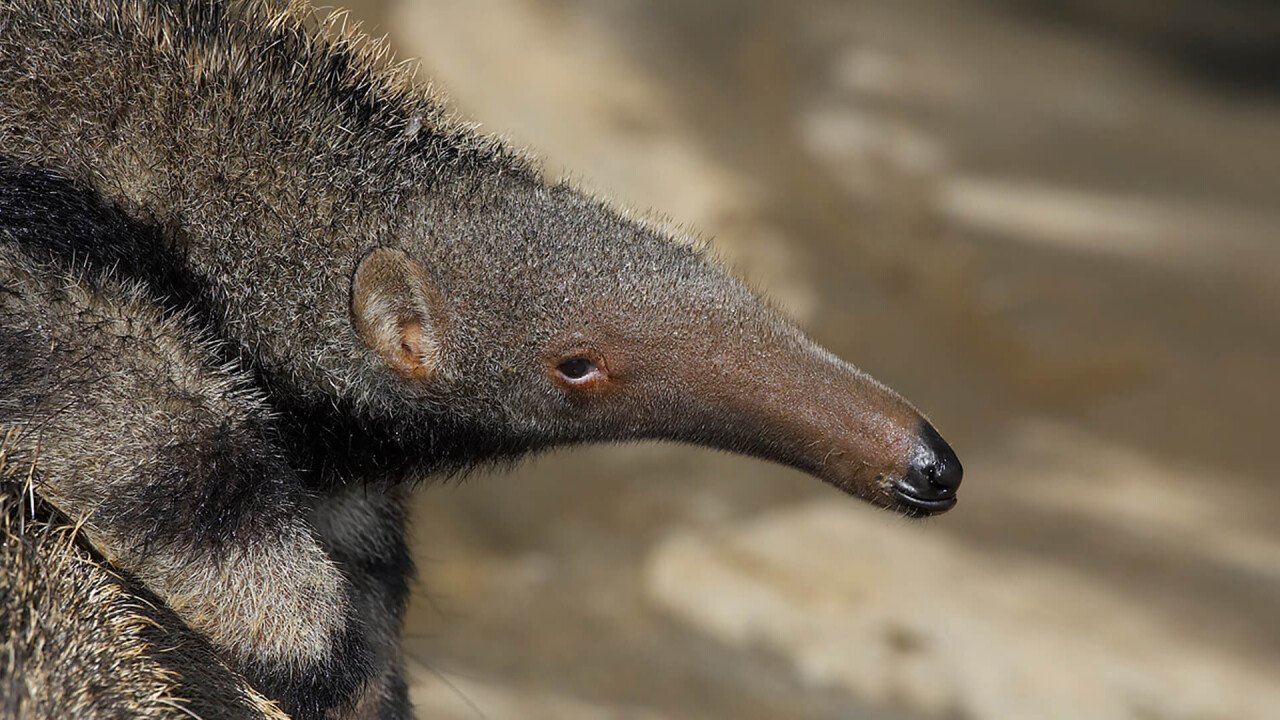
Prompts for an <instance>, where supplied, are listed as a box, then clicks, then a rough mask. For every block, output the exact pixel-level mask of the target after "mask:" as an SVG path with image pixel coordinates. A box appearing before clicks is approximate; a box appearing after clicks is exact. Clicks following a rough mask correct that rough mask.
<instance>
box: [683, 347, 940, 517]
mask: <svg viewBox="0 0 1280 720" xmlns="http://www.w3.org/2000/svg"><path fill="white" fill-rule="evenodd" d="M720 359H721V360H722V362H721V363H720V367H721V369H722V372H721V373H717V376H716V377H714V378H706V377H704V378H703V380H702V381H701V382H700V383H698V385H700V386H702V390H703V391H704V392H705V396H710V397H713V398H714V401H713V402H711V403H709V404H704V405H701V406H700V407H703V408H705V412H708V413H711V414H713V415H716V416H718V417H717V418H716V421H715V422H708V421H707V420H706V419H705V418H698V417H697V416H698V415H699V413H691V414H690V416H691V417H692V418H694V422H696V423H697V424H698V425H699V427H701V428H702V429H703V430H704V434H703V437H702V438H700V440H701V441H702V442H704V443H705V444H709V445H713V446H716V447H720V448H722V449H725V450H730V451H733V452H740V453H744V454H748V455H753V456H756V457H760V458H763V459H767V460H772V461H775V462H779V463H782V464H785V465H789V466H792V467H795V468H798V469H800V470H803V471H805V472H808V473H810V474H812V475H814V476H816V477H818V478H821V479H822V480H824V481H826V482H828V483H830V484H832V485H834V486H836V487H838V488H840V489H841V490H843V491H845V492H847V493H849V494H851V495H854V496H857V497H860V498H862V499H865V500H867V501H869V502H871V503H873V504H875V505H879V506H881V507H886V508H890V509H893V510H896V511H898V512H901V513H904V514H907V515H912V516H924V515H932V514H937V513H942V512H946V511H947V510H950V509H951V508H952V507H954V506H955V505H956V502H957V494H958V491H959V488H960V480H961V477H962V476H963V473H964V470H963V468H962V466H961V464H960V460H959V458H958V457H956V453H955V451H953V450H952V449H951V446H950V445H949V444H947V442H946V441H945V440H943V438H942V436H941V435H940V434H939V433H938V431H937V430H936V429H935V428H934V426H933V425H932V424H931V423H930V422H929V421H928V419H926V418H925V417H924V416H923V415H922V414H921V413H920V412H919V411H918V410H916V409H915V407H913V406H912V405H911V404H910V403H909V402H907V401H906V400H905V399H903V398H902V397H901V396H900V395H898V394H897V393H896V392H894V391H893V390H891V389H889V388H888V387H886V386H884V385H883V384H881V383H879V382H877V381H876V380H875V379H873V378H871V377H870V376H868V375H867V374H865V373H863V372H861V371H859V370H858V369H856V368H854V367H853V366H851V365H849V364H848V363H845V362H843V361H841V360H839V359H837V358H835V357H834V356H832V355H831V354H830V353H828V352H826V351H825V350H823V349H822V348H820V347H818V346H816V345H813V344H811V343H807V342H805V343H799V344H797V345H796V346H793V348H791V349H789V350H787V351H782V352H772V353H766V354H750V355H747V356H740V357H737V358H729V357H726V356H724V355H721V357H720ZM710 383H715V384H716V385H718V387H716V388H708V387H707V385H708V384H710ZM709 427H718V428H723V429H725V431H724V432H716V433H710V434H705V429H706V428H709Z"/></svg>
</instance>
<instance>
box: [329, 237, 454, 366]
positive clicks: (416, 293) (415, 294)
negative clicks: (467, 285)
mask: <svg viewBox="0 0 1280 720" xmlns="http://www.w3.org/2000/svg"><path fill="white" fill-rule="evenodd" d="M351 317H352V321H353V322H354V324H355V328H356V333H357V334H359V336H360V339H361V340H363V341H364V344H365V345H366V346H368V347H369V349H371V350H373V351H374V352H376V353H377V354H378V355H379V356H380V357H381V358H382V359H383V361H385V362H386V363H387V365H388V366H389V367H390V368H391V369H392V370H395V371H396V372H397V373H400V374H401V375H404V376H405V377H411V378H422V379H425V378H429V377H431V375H432V373H433V372H434V371H435V369H436V367H437V366H438V365H439V364H440V358H441V353H442V346H441V338H442V337H443V331H444V328H443V319H444V307H443V301H442V300H441V298H440V295H439V293H438V292H437V291H436V289H435V285H434V284H433V283H432V282H431V278H430V277H429V276H428V275H427V271H426V269H425V268H423V267H422V266H421V265H419V264H418V263H416V262H414V260H413V259H412V258H410V257H409V256H408V255H407V254H406V253H405V252H404V251H402V250H396V249H394V248H386V247H380V248H377V249H375V250H374V251H372V252H370V253H369V254H368V255H366V256H365V257H364V259H363V260H361V261H360V265H359V267H357V268H356V274H355V277H354V278H353V280H352V283H351Z"/></svg>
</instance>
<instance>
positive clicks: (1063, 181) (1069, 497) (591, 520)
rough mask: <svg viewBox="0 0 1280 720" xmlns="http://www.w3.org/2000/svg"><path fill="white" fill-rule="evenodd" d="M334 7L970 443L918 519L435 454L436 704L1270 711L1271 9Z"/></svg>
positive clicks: (422, 678) (788, 493)
mask: <svg viewBox="0 0 1280 720" xmlns="http://www.w3.org/2000/svg"><path fill="white" fill-rule="evenodd" d="M346 4H347V5H348V6H350V9H351V10H352V16H353V17H354V18H356V19H359V20H361V21H363V22H364V23H365V25H366V28H367V29H369V30H371V31H372V32H374V33H375V34H389V35H390V38H391V40H392V43H393V45H394V46H395V47H396V49H397V52H398V54H399V55H400V56H402V57H415V58H421V59H422V61H423V70H422V72H421V77H422V78H423V79H427V78H429V79H430V80H431V81H432V82H433V83H434V84H435V85H436V86H437V87H439V88H441V89H442V90H444V91H445V92H446V93H448V95H449V96H451V97H452V99H453V102H454V104H455V105H456V107H457V108H458V109H459V110H460V111H461V112H462V113H463V114H465V115H466V116H468V117H470V118H472V119H474V120H476V121H477V122H478V123H479V124H480V127H481V129H482V130H483V131H485V132H489V133H496V134H500V135H503V136H506V137H508V138H510V139H511V140H512V141H513V142H514V143H516V144H518V145H521V146H524V147H527V148H530V149H532V150H533V151H534V152H536V153H537V154H538V155H540V156H542V157H543V158H545V160H546V164H547V168H548V171H549V172H550V173H551V174H552V175H559V174H564V173H569V174H571V175H572V176H573V177H575V178H577V179H578V180H579V181H580V182H581V183H582V184H584V185H586V186H587V187H590V188H595V189H598V190H600V191H602V192H604V193H607V194H608V195H610V196H612V197H614V198H616V199H617V200H618V202H620V203H622V204H626V205H630V206H634V207H637V208H641V209H644V208H654V209H657V210H660V211H661V212H663V213H665V214H667V215H670V216H671V217H673V218H675V219H676V220H678V221H680V222H682V223H687V224H688V225H690V226H693V227H696V228H698V229H700V230H701V231H702V232H704V233H705V234H707V235H709V236H711V237H713V238H714V240H715V244H716V246H717V247H718V248H719V250H720V252H721V253H722V254H723V255H724V257H725V258H726V259H727V260H728V261H729V262H730V263H731V264H732V265H734V266H735V267H736V268H738V270H739V271H740V272H741V273H743V274H744V275H746V276H747V277H749V278H750V279H751V281H752V283H753V284H754V285H755V286H756V287H757V288H759V289H761V290H762V291H764V292H765V293H767V294H768V295H770V296H771V297H773V298H774V299H775V300H776V301H777V302H778V303H779V304H780V305H782V306H783V307H784V308H785V309H786V310H787V311H788V312H789V313H790V314H791V315H792V316H793V317H795V318H796V319H797V320H798V321H799V322H800V323H801V324H802V325H803V326H804V327H806V328H807V329H808V330H809V331H810V332H811V334H812V335H814V336H815V337H816V338H817V339H818V340H819V341H821V342H822V343H823V344H825V345H827V346H828V347H830V348H832V349H833V350H834V351H835V352H837V353H838V354H839V355H841V356H843V357H845V358H847V359H849V360H851V361H853V362H855V363H856V364H858V365H860V366H861V367H863V368H864V369H866V370H868V371H869V372H871V373H872V374H874V375H875V376H877V377H878V378H880V379H881V380H883V381H885V382H886V383H888V384H889V385H891V386H893V387H895V388H897V389H898V390H899V391H901V392H902V393H903V394H904V395H906V396H907V397H908V398H910V399H911V400H913V401H914V402H915V403H916V404H917V405H918V406H919V407H920V408H921V409H922V410H923V411H925V412H926V413H927V414H929V415H930V416H931V417H932V418H933V420H934V421H935V423H936V424H937V426H938V427H939V428H940V429H941V430H942V432H943V434H944V435H945V436H946V437H947V438H948V440H950V441H951V443H952V444H953V445H954V446H955V448H956V449H957V451H958V452H959V454H960V457H961V458H962V460H963V461H964V464H965V467H966V475H965V487H964V492H963V493H962V500H961V503H960V505H959V507H958V508H957V509H956V510H954V511H952V512H951V513H949V514H947V515H945V516H943V517H941V518H938V519H934V520H930V521H927V522H919V521H916V522H912V521H907V520H903V519H899V518H895V517H892V516H889V515H888V514H886V513H883V512H879V511H875V510H872V509H870V508H867V507H864V506H861V505H860V504H858V503H856V502H854V501H852V500H850V499H848V498H846V497H844V496H843V495H841V494H839V493H838V492H836V491H835V490H832V489H830V488H828V487H825V486H823V485H821V484H820V483H818V482H817V481H814V480H811V479H809V478H807V477H805V476H802V475H800V474H799V473H796V472H792V471H788V470H784V469H781V468H777V467H772V466H768V465H764V464H761V463H758V462H754V461H750V460H742V459H737V458H732V457H728V456H724V455H719V454H715V453H712V452H709V451H701V450H695V449H689V448H683V447H675V446H658V445H641V446H625V447H616V448H599V449H586V450H574V451H571V452H562V453H560V454H556V455H552V456H549V457H545V458H541V459H539V460H537V461H534V462H532V463H528V464H525V465H523V466H521V467H520V468H518V469H517V470H515V471H512V472H509V473H503V474H501V475H499V474H493V475H486V474H481V475H479V476H475V477H472V478H470V479H469V480H467V481H466V482H465V483H463V484H461V485H450V486H437V487H431V488H428V489H427V490H425V491H423V492H420V493H419V494H418V495H417V496H416V500H415V503H416V508H415V513H416V518H415V524H414V540H413V542H414V547H415V553H416V557H417V560H418V563H419V566H420V571H421V573H420V575H421V577H420V581H419V589H418V592H417V594H416V596H415V599H414V602H413V606H412V609H411V611H410V617H409V621H408V629H407V630H408V639H407V641H406V650H407V653H408V655H409V657H410V658H411V668H410V671H411V675H412V680H413V694H414V698H415V700H416V702H417V705H418V708H419V714H420V715H421V716H422V717H431V718H466V719H472V718H488V719H489V720H505V719H508V718H511V719H517V718H518V719H521V720H523V719H526V718H534V719H540V718H547V719H552V718H554V719H556V720H576V719H578V718H636V719H643V720H661V719H674V718H734V719H745V720H751V719H756V718H761V719H763V718H770V719H773V718H871V719H884V720H900V719H908V718H911V719H916V718H921V719H927V718H946V719H962V718H964V719H969V718H972V719H975V720H977V719H984V718H1019V719H1023V718H1087V719H1090V720H1109V719H1111V718H1117V719H1120V718H1125V719H1133V720H1164V719H1166V718H1168V719H1186V720H1217V719H1222V720H1249V719H1252V718H1259V719H1261V718H1277V717H1280V522H1278V521H1277V516H1278V514H1280V482H1278V478H1277V475H1278V472H1280V438H1277V436H1276V435H1277V432H1278V431H1280V421H1277V419H1276V410H1277V408H1278V407H1280V377H1278V373H1280V319H1277V314H1278V313H1280V4H1277V3H1275V2H1270V1H1268V0H1256V1H1253V2H1250V1H1247V0H1234V1H1228V0H1224V1H1222V2H1210V1H1209V0H1127V1H1122V2H1113V1H1109V0H1077V1H1075V2H1067V1H1065V0H1063V1H1056V0H1003V1H1002V0H989V1H987V2H978V1H977V0H879V1H877V2H853V1H850V2H836V1H834V0H829V1H826V2H823V1H818V0H814V1H810V2H787V1H785V0H473V1H465V0H448V1H446V0H366V1H363V2H362V1H359V0H348V1H347V2H346Z"/></svg>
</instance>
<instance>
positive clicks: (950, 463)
mask: <svg viewBox="0 0 1280 720" xmlns="http://www.w3.org/2000/svg"><path fill="white" fill-rule="evenodd" d="M963 476H964V468H963V467H961V465H960V459H959V458H957V457H956V453H955V451H954V450H952V449H951V446H950V445H948V444H947V441H946V440H943V439H942V436H941V435H939V434H938V431H937V430H934V429H933V426H932V425H930V424H929V423H924V424H923V425H922V427H921V428H920V445H919V446H918V447H917V448H916V451H915V453H914V454H913V455H912V457H911V459H910V461H908V463H907V469H906V472H905V473H903V475H902V478H901V479H899V480H898V481H897V482H896V483H894V486H893V490H894V494H896V495H897V496H898V499H899V500H901V501H902V502H903V503H904V504H906V505H907V506H908V507H910V508H912V509H914V510H918V511H923V512H925V513H939V512H944V511H947V510H950V509H951V508H952V507H953V506H955V504H956V490H958V489H959V488H960V479H961V478H962V477H963Z"/></svg>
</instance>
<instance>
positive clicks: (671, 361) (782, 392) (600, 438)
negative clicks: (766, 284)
mask: <svg viewBox="0 0 1280 720" xmlns="http://www.w3.org/2000/svg"><path fill="white" fill-rule="evenodd" d="M411 225H412V226H413V227H414V228H415V229H414V231H413V232H412V233H409V235H410V236H409V237H403V238H399V239H398V241H397V242H396V243H394V244H393V245H390V246H388V245H383V246H380V247H377V248H374V249H371V250H368V251H367V252H366V254H365V255H364V256H363V257H361V258H358V259H357V261H356V269H355V271H354V274H353V281H352V285H351V287H352V297H351V310H352V321H353V327H354V329H355V331H356V334H357V335H358V337H359V338H360V340H361V341H362V345H363V348H364V350H363V352H365V353H366V354H367V358H368V360H369V362H370V364H371V365H372V366H374V367H376V371H375V372H376V373H377V374H378V377H379V378H380V379H379V380H378V382H380V383H382V389H383V391H384V392H385V394H386V395H387V396H390V397H396V398H401V399H404V401H407V402H412V403H416V404H417V405H418V406H419V407H420V408H427V409H429V410H428V411H426V412H425V413H424V414H423V415H421V417H422V418H424V419H423V420H421V422H425V423H427V424H436V425H438V426H439V427H458V426H459V424H462V425H466V426H468V427H470V428H471V429H470V431H469V432H471V433H479V434H487V436H488V437H489V438H490V439H491V442H487V443H482V444H481V445H479V446H476V447H478V448H481V449H477V450H476V452H475V454H476V455H484V454H485V453H487V452H492V453H494V454H498V453H502V454H508V455H509V454H517V453H518V452H521V451H525V450H537V449H541V448H546V447H552V446H556V445H566V444H574V443H586V442H613V441H623V440H631V439H662V440H674V441H681V442H688V443H694V444H698V445H704V446H709V447H713V448H719V449H722V450H727V451H730V452H735V453H742V454H746V455H752V456H756V457H760V458H765V459H769V460H773V461H777V462H780V463H783V464H786V465H789V466H792V467H795V468H798V469H801V470H803V471H806V472H808V473H811V474H813V475H815V476H817V477H819V478H821V479H823V480H825V481H827V482H829V483H831V484H832V485H835V486H836V487H838V488H840V489H841V490H844V491H845V492H848V493H850V494H852V495H856V496H858V497H861V498H863V499H866V500H868V501H870V502H872V503H874V504H876V505H880V506H883V507H889V508H894V509H897V510H899V511H901V512H904V513H907V514H912V515H926V514H932V513H937V512H942V511H945V510H948V509H950V508H951V507H952V506H953V505H954V504H955V502H956V491H957V488H958V486H959V484H960V477H961V467H960V462H959V461H958V460H957V458H956V455H955V453H954V452H952V450H951V448H950V447H949V446H948V445H947V443H946V442H945V441H943V439H942V438H941V437H940V436H939V435H938V433H937V432H936V431H935V430H934V428H933V427H932V426H931V425H930V424H929V422H928V421H927V420H926V419H925V418H924V417H923V416H922V415H921V414H920V412H918V411H917V410H916V409H915V408H914V407H912V406H911V404H909V403H908V402H907V401H905V400H904V399H903V398H902V397H900V396H899V395H898V394H896V393H895V392H893V391H892V390H890V389H888V388H887V387H885V386H884V385H882V384H880V383H879V382H877V381H875V380H874V379H872V378H871V377H869V376H868V375H866V374H865V373H863V372H861V371H859V370H858V369H857V368H855V367H853V366H851V365H849V364H848V363H846V362H844V361H842V360H840V359H838V358H836V357H835V356H833V355H832V354H831V353H829V352H827V351H826V350H824V349H823V348H822V347H820V346H818V345H817V344H816V343H814V342H813V341H811V340H810V339H808V338H807V337H805V335H804V334H803V333H802V332H801V331H800V330H799V329H797V328H796V327H795V326H794V325H793V324H792V323H790V322H788V321H787V320H786V319H785V318H784V317H782V316H781V314H779V313H778V312H776V311H775V310H774V309H772V308H771V307H770V306H769V305H767V304H766V303H764V302H762V301H761V300H760V299H759V298H758V297H757V296H756V295H755V294H753V293H752V292H751V291H749V290H748V289H747V288H746V287H745V286H744V285H743V284H742V283H741V282H739V281H738V280H736V279H735V278H734V277H732V276H731V275H730V274H728V273H727V272H726V271H725V270H724V269H723V268H722V267H721V266H720V265H718V264H717V263H716V262H714V261H713V260H712V259H711V258H710V257H709V256H708V254H707V253H706V252H705V251H704V250H702V249H699V248H698V247H695V246H694V245H693V244H690V243H686V242H681V241H678V240H675V239H673V238H672V237H671V236H670V234H669V233H667V232H665V231H663V230H660V229H658V228H656V227H654V226H652V225H649V224H646V223H643V222H638V221H635V220H632V219H629V218H627V217H625V216H623V215H621V214H619V213H617V212H615V211H612V210H610V209H609V208H608V207H607V206H605V205H604V204H602V203H599V202H596V201H595V200H593V199H591V198H589V197H586V196H584V195H583V194H582V193H580V192H578V191H576V190H574V189H572V188H570V187H567V186H552V187H548V186H546V185H544V184H542V183H541V182H538V181H536V180H533V179H530V178H520V177H508V178H498V179H493V178H490V179H488V180H484V181H472V182H469V183H466V184H463V185H460V186H458V187H452V188H444V189H441V190H439V191H438V192H436V193H434V194H433V195H432V196H431V198H430V199H429V200H428V201H427V202H425V203H424V207H423V208H421V210H420V214H419V216H418V220H417V221H415V222H414V223H411ZM429 430H430V429H428V432H427V433H426V436H427V437H429V436H430V435H431V433H430V432H429ZM424 442H426V441H424ZM486 448H487V449H486ZM424 452H425V453H430V450H429V449H428V450H424ZM486 459H491V458H485V457H470V458H466V460H468V461H483V460H486Z"/></svg>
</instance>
